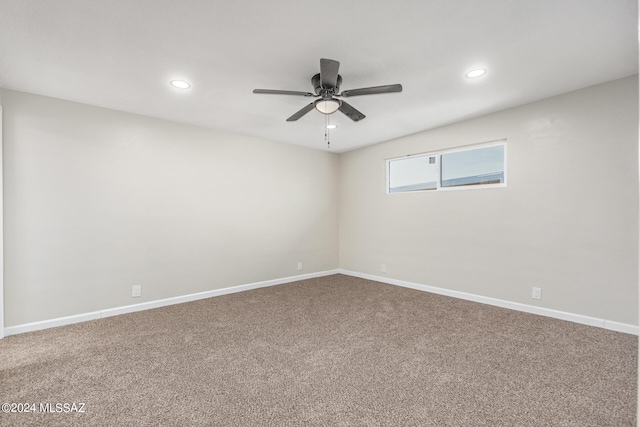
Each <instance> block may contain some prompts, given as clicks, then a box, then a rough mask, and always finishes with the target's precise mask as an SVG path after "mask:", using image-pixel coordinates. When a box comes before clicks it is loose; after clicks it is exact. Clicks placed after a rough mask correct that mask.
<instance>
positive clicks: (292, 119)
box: [287, 102, 313, 122]
mask: <svg viewBox="0 0 640 427" xmlns="http://www.w3.org/2000/svg"><path fill="white" fill-rule="evenodd" d="M311 110H313V102H312V103H311V104H309V105H305V106H304V107H302V108H301V109H300V110H298V112H296V113H295V114H294V115H293V116H291V117H289V118H288V119H287V121H288V122H295V121H296V120H298V119H299V118H300V117H302V116H304V115H305V114H307V113H308V112H309V111H311Z"/></svg>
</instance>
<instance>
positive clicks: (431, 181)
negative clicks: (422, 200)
mask: <svg viewBox="0 0 640 427" xmlns="http://www.w3.org/2000/svg"><path fill="white" fill-rule="evenodd" d="M436 159H437V156H435V155H429V154H428V155H426V156H425V155H423V156H412V157H406V158H404V159H397V160H390V161H389V193H402V192H404V191H418V190H435V189H436V188H438V165H437V162H436Z"/></svg>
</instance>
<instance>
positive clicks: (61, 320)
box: [4, 270, 339, 337]
mask: <svg viewBox="0 0 640 427" xmlns="http://www.w3.org/2000/svg"><path fill="white" fill-rule="evenodd" d="M332 274H339V270H326V271H320V272H317V273H309V274H301V275H299V276H291V277H283V278H280V279H273V280H265V281H263V282H255V283H249V284H246V285H238V286H230V287H228V288H222V289H214V290H211V291H205V292H199V293H195V294H189V295H181V296H178V297H172V298H166V299H161V300H156V301H148V302H143V303H140V304H133V305H126V306H123V307H115V308H107V309H104V310H99V311H93V312H90V313H83V314H77V315H74V316H67V317H58V318H56V319H50V320H43V321H40V322H33V323H25V324H23V325H17V326H9V327H6V328H4V336H5V337H6V336H9V335H16V334H22V333H25V332H33V331H39V330H41V329H48V328H54V327H56V326H64V325H70V324H72V323H80V322H86V321H88V320H96V319H102V318H104V317H110V316H117V315H119V314H125V313H134V312H136V311H143V310H150V309H152V308H158V307H165V306H167V305H173V304H181V303H183V302H189V301H196V300H200V299H205V298H212V297H217V296H220V295H227V294H233V293H236V292H244V291H249V290H251V289H258V288H265V287H267V286H275V285H282V284H284V283H291V282H297V281H299V280H305V279H313V278H316V277H324V276H330V275H332Z"/></svg>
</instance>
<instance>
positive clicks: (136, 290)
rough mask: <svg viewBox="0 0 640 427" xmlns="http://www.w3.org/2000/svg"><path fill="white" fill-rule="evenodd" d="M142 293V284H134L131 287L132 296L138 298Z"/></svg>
mask: <svg viewBox="0 0 640 427" xmlns="http://www.w3.org/2000/svg"><path fill="white" fill-rule="evenodd" d="M140 295H142V285H133V286H132V287H131V297H132V298H137V297H139V296H140Z"/></svg>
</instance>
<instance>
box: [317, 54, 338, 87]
mask: <svg viewBox="0 0 640 427" xmlns="http://www.w3.org/2000/svg"><path fill="white" fill-rule="evenodd" d="M339 68H340V63H339V62H338V61H334V60H333V59H325V58H322V59H320V82H321V83H322V87H323V88H325V89H331V88H335V87H336V85H337V84H338V69H339ZM336 92H337V90H336Z"/></svg>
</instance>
